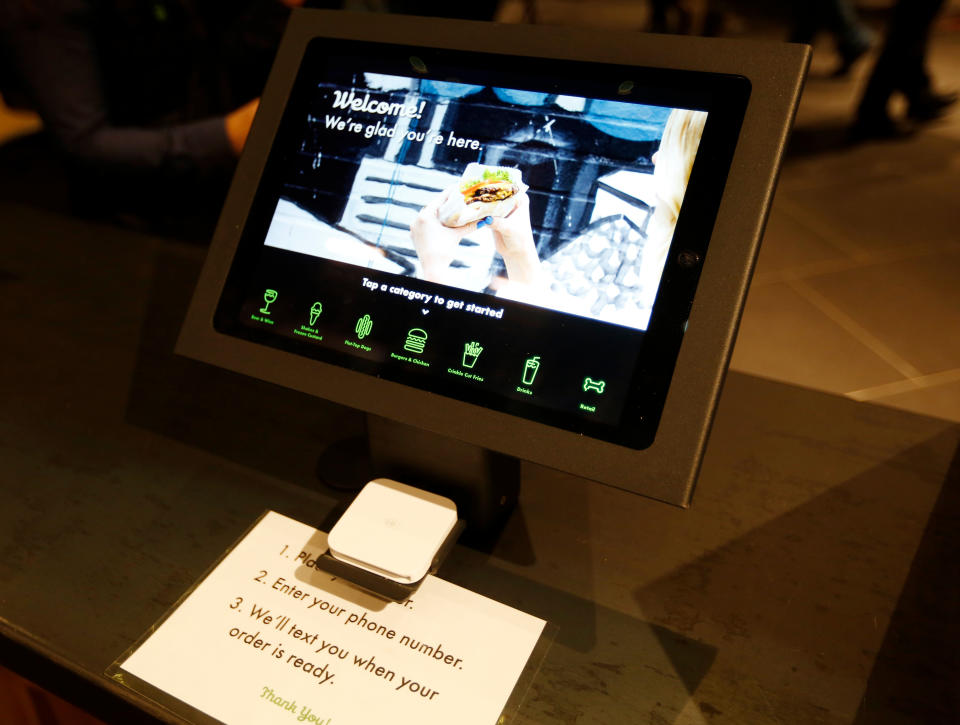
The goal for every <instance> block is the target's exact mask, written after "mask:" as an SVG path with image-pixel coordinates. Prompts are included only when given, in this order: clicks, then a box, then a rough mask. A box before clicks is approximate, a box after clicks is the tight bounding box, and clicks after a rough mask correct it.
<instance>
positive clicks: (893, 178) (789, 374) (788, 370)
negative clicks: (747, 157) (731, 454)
mask: <svg viewBox="0 0 960 725" xmlns="http://www.w3.org/2000/svg"><path fill="white" fill-rule="evenodd" d="M830 62H832V59H831V58H830V50H829V48H826V47H824V48H819V47H818V49H817V54H816V55H815V58H814V63H813V69H812V72H811V77H810V80H809V81H808V84H807V87H806V90H805V92H804V97H803V101H802V104H801V109H800V113H799V116H798V119H797V124H796V130H795V133H794V141H793V144H792V146H791V150H790V152H789V155H788V158H787V160H786V163H785V166H784V170H783V175H782V178H781V182H780V187H779V190H778V192H777V198H776V202H775V204H774V208H773V212H772V215H771V219H770V223H769V225H768V228H767V233H766V236H765V238H764V243H763V250H762V252H761V255H760V261H759V264H758V267H757V274H756V276H755V278H754V283H753V287H752V288H751V292H750V296H749V299H748V302H747V308H746V311H745V313H744V318H743V323H742V327H741V331H740V336H739V338H738V342H737V346H736V349H735V351H734V358H733V366H734V368H736V369H739V370H743V371H746V372H749V373H753V374H756V375H761V376H764V377H768V378H774V379H777V380H783V381H787V382H791V383H796V384H798V385H803V386H806V387H811V388H816V389H820V390H827V391H830V392H834V393H839V394H843V395H847V396H849V397H851V398H854V399H856V400H862V401H869V402H871V403H878V404H882V405H891V406H895V407H899V408H905V409H908V410H914V411H918V412H923V413H927V414H930V415H934V416H939V417H943V418H948V419H950V420H955V421H960V234H958V222H960V211H958V209H960V207H958V202H960V193H958V190H960V112H958V111H956V110H955V111H954V112H953V113H952V114H951V115H949V116H948V117H946V118H944V119H943V120H941V121H939V122H937V123H935V124H931V125H930V126H928V127H927V128H926V129H924V130H923V132H922V133H920V134H918V135H917V136H915V137H913V138H911V139H909V140H907V141H903V142H897V143H892V142H876V143H865V144H860V145H856V146H851V145H848V144H846V143H845V135H844V134H845V129H844V125H845V124H846V123H847V122H848V120H849V118H850V115H851V113H852V111H853V106H854V103H855V98H856V93H857V91H858V89H859V88H860V87H861V85H862V83H863V82H864V80H865V75H866V73H867V72H868V70H869V65H870V63H869V61H867V62H864V63H863V64H862V65H861V66H859V67H858V68H856V71H857V72H856V73H855V74H854V75H853V77H852V78H850V79H848V80H839V81H838V80H833V79H829V78H827V77H826V69H827V68H828V67H829V63H830ZM931 65H932V69H933V76H934V78H935V79H938V81H939V82H940V84H941V86H942V87H945V88H949V87H951V86H950V84H951V81H953V82H954V83H955V79H957V78H958V77H960V72H958V70H960V32H958V29H957V23H956V21H955V19H954V18H953V17H952V16H948V17H947V18H945V19H944V21H942V22H941V23H940V26H939V28H938V32H937V34H936V35H935V37H934V39H933V43H932V48H931Z"/></svg>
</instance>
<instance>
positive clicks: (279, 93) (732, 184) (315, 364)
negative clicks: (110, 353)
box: [176, 10, 810, 506]
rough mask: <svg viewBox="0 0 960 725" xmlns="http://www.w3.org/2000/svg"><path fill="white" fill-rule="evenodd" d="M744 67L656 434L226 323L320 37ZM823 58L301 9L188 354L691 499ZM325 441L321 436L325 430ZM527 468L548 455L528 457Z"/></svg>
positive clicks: (637, 488)
mask: <svg viewBox="0 0 960 725" xmlns="http://www.w3.org/2000/svg"><path fill="white" fill-rule="evenodd" d="M318 37H323V38H331V39H333V38H336V39H344V40H352V41H358V42H380V43H390V44H403V45H414V46H418V47H423V48H455V49H458V50H464V51H472V52H477V53H503V54H507V55H519V56H523V57H529V58H559V59H566V60H573V61H584V62H591V63H611V64H615V65H629V66H641V67H651V68H663V69H675V70H694V71H706V72H711V73H719V74H727V75H741V76H743V77H745V78H747V79H748V80H749V81H750V84H751V86H752V88H751V95H750V99H749V102H748V104H747V110H746V114H745V116H744V120H743V126H742V130H741V133H740V139H739V141H738V143H737V148H736V150H735V152H734V157H733V161H732V163H731V166H730V172H729V175H728V178H727V184H726V188H725V190H724V193H723V198H722V199H721V202H720V208H719V211H718V213H717V218H716V222H715V224H714V227H713V234H712V235H711V239H710V244H709V249H710V253H709V255H708V257H707V259H705V260H704V262H703V268H702V271H701V276H700V280H699V283H698V294H697V297H696V299H695V301H694V304H693V307H692V309H691V310H690V317H689V323H688V326H687V329H686V331H685V332H684V339H683V344H682V345H681V347H680V353H679V355H678V357H677V362H676V366H675V369H674V373H673V378H672V382H671V385H670V389H669V391H668V393H667V397H666V402H665V404H664V407H663V413H662V416H661V420H660V424H659V427H658V430H657V435H656V438H655V440H654V442H653V444H652V445H651V446H649V447H648V448H646V449H644V450H636V449H632V448H627V447H625V446H620V445H616V444H613V443H609V442H606V441H602V440H597V439H594V438H589V437H587V436H582V435H579V434H576V433H573V432H570V431H567V430H563V429H560V428H556V427H552V426H547V425H544V424H541V423H537V422H535V421H531V420H527V419H524V418H520V417H517V416H512V415H507V414H504V413H500V412H497V411H494V410H490V409H488V408H484V407H481V406H477V405H473V404H470V403H464V402H461V401H458V400H454V399H451V398H447V397H444V396H439V395H435V394H432V393H429V392H424V391H422V390H418V389H415V388H411V387H409V386H405V385H400V384H398V383H394V382H392V381H389V380H382V379H377V378H373V377H371V376H369V375H365V374H362V373H357V372H354V371H352V370H348V369H345V368H342V367H339V366H336V365H329V364H327V363H323V362H320V361H316V360H312V359H310V358H305V357H303V356H299V355H293V354H290V353H288V352H286V351H283V350H278V349H275V348H272V347H268V346H265V345H261V344H258V343H253V342H250V341H248V340H243V339H241V338H237V337H234V336H231V335H225V334H222V333H220V332H218V331H217V330H216V329H214V326H213V318H214V313H215V310H216V307H217V304H218V302H219V299H220V296H221V293H222V291H223V288H224V285H225V283H226V278H227V275H228V272H229V270H230V267H231V265H232V262H233V258H234V256H235V253H236V249H237V246H238V243H239V236H240V230H241V229H242V228H243V227H244V225H245V224H246V220H247V217H248V216H249V212H250V207H251V205H252V203H253V199H254V196H255V193H256V189H257V187H258V185H259V181H260V178H261V176H262V174H263V170H264V167H265V165H266V161H267V158H268V156H269V153H270V149H271V148H272V145H273V140H274V137H275V135H276V132H277V129H278V127H279V125H280V120H281V116H282V111H283V108H284V107H285V106H286V101H287V99H288V97H289V95H290V92H291V89H292V86H293V81H294V79H295V76H296V72H297V69H298V68H299V66H300V62H301V59H302V57H303V54H304V52H305V51H306V47H307V45H308V43H309V42H310V41H311V40H312V39H313V38H318ZM809 62H810V50H809V48H808V47H806V46H800V45H793V44H788V43H773V42H758V41H744V40H727V39H711V38H694V37H674V36H665V35H644V34H640V33H636V32H630V31H612V30H604V31H597V30H593V29H589V28H571V27H545V26H527V25H498V24H492V23H477V22H469V21H455V20H442V19H436V18H415V17H405V16H394V15H379V14H371V13H347V12H338V11H319V10H316V11H314V10H311V11H306V10H300V11H295V12H294V14H293V16H292V20H291V22H290V24H289V25H288V27H287V32H286V34H285V36H284V39H283V42H282V43H281V46H280V49H279V51H278V53H277V58H276V61H275V63H274V67H273V70H272V71H271V75H270V78H269V80H268V82H267V85H266V87H265V89H264V93H263V97H262V100H261V104H260V108H259V110H258V112H257V117H256V119H255V120H254V124H253V128H252V129H251V132H250V136H249V138H248V140H247V144H246V146H245V148H244V153H243V156H242V157H241V159H240V163H239V165H238V168H237V172H236V174H235V175H234V179H233V183H232V186H231V189H230V192H229V194H228V196H227V199H226V201H225V203H224V207H223V212H222V214H221V217H220V222H219V224H218V225H217V229H216V232H215V234H214V237H213V240H212V242H211V245H210V251H209V254H208V256H207V260H206V262H205V264H204V266H203V269H202V270H201V274H200V277H199V280H198V283H197V287H196V290H195V292H194V296H193V300H192V302H191V303H190V306H189V309H188V311H187V315H186V318H185V320H184V323H183V326H182V328H181V332H180V337H179V338H178V341H177V346H176V350H177V352H178V353H180V354H183V355H187V356H189V357H192V358H194V359H196V360H200V361H204V362H207V363H210V364H214V365H218V366H221V367H224V368H228V369H230V370H233V371H237V372H241V373H244V374H246V375H249V376H252V377H255V378H258V379H260V380H265V381H269V382H271V383H274V384H277V385H282V386H285V387H287V388H291V389H294V390H298V391H301V392H303V393H305V394H307V397H305V398H304V400H303V404H304V405H310V398H309V396H317V397H321V398H325V399H327V400H330V401H333V402H335V403H339V404H342V405H345V406H349V407H352V408H355V409H359V410H361V411H365V412H367V413H371V414H374V415H376V416H381V417H384V418H388V419H392V420H395V421H399V422H401V423H404V424H406V425H409V426H412V427H414V428H421V429H424V430H427V431H431V432H434V433H437V434H440V435H443V436H446V437H448V438H451V439H455V440H459V441H465V442H468V443H472V444H474V445H477V446H481V447H484V448H487V449H490V450H493V451H498V452H501V453H504V454H507V455H511V456H516V457H517V458H520V459H523V460H525V461H531V462H535V463H538V464H541V465H545V466H549V467H552V468H555V469H559V470H562V471H566V472H569V473H571V474H574V475H578V476H584V477H586V478H590V479H593V480H595V481H600V482H603V483H606V484H609V485H612V486H616V487H619V488H622V489H624V490H628V491H632V492H634V493H638V494H643V495H645V496H649V497H653V498H656V499H659V500H662V501H665V502H669V503H673V504H676V505H680V506H685V505H688V504H689V502H690V500H691V497H692V493H693V489H694V484H695V482H696V479H697V474H698V471H699V468H700V465H701V462H702V460H703V456H704V452H705V450H706V447H707V440H708V434H709V430H710V425H711V423H712V420H713V417H714V414H715V412H716V408H717V403H718V400H719V397H720V392H721V389H722V384H723V379H724V374H725V372H726V368H727V365H728V363H729V360H730V355H731V352H732V349H733V342H734V339H735V337H736V331H737V325H738V322H739V318H740V314H741V312H742V310H743V304H744V302H745V300H746V294H747V289H748V286H749V281H750V277H751V275H752V271H753V266H754V264H755V261H756V257H757V253H758V251H759V245H760V240H761V238H762V235H763V230H764V227H765V224H766V219H767V215H768V213H769V210H770V206H771V203H772V199H773V194H774V190H775V187H776V180H777V177H778V174H779V169H780V165H781V162H782V158H783V153H784V149H785V147H786V141H787V137H788V135H789V131H790V128H791V125H792V122H793V118H794V116H795V114H796V109H797V107H798V104H799V100H800V94H801V91H802V88H803V82H804V79H805V78H806V72H807V69H808V67H809ZM322 443H323V442H322V441H318V445H321V444H322ZM527 470H528V474H529V473H532V472H533V471H534V470H535V469H527Z"/></svg>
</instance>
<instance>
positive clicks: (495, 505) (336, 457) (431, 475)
mask: <svg viewBox="0 0 960 725" xmlns="http://www.w3.org/2000/svg"><path fill="white" fill-rule="evenodd" d="M318 475H319V477H320V479H321V480H322V481H323V482H324V483H326V484H327V485H328V486H330V487H331V488H334V489H337V490H340V491H359V490H360V489H361V488H362V487H363V486H364V485H365V484H366V483H367V481H370V480H371V479H374V478H390V479H393V480H395V481H403V482H404V483H406V484H408V485H410V486H415V487H417V488H422V489H423V490H425V491H430V492H431V493H436V494H439V495H441V496H446V497H447V498H449V499H452V500H453V501H454V503H456V505H457V512H458V515H459V517H460V519H461V520H463V522H464V525H465V527H466V528H465V530H464V532H463V540H464V543H466V544H468V545H470V546H474V547H479V548H484V547H486V546H487V545H488V544H489V543H491V542H493V541H496V539H497V537H498V536H499V534H500V531H501V530H502V528H503V526H504V524H505V523H506V521H507V519H508V518H509V516H510V513H511V512H512V511H513V509H514V507H515V506H516V503H517V497H518V494H519V491H520V461H519V459H517V458H513V457H512V456H507V455H504V454H502V453H495V452H493V451H490V450H487V449H485V448H481V447H479V446H475V445H471V444H469V443H464V442H462V441H457V440H454V439H452V438H448V437H446V436H442V435H439V434H436V433H430V432H428V431H425V430H422V429H420V428H414V427H412V426H408V425H404V424H402V423H396V422H394V421H392V420H387V419H386V418H381V417H379V416H375V415H368V416H367V437H366V439H363V438H352V439H348V440H346V441H337V442H336V443H334V444H333V445H331V446H330V448H328V449H327V450H326V451H324V453H323V454H322V455H321V457H320V460H319V463H318Z"/></svg>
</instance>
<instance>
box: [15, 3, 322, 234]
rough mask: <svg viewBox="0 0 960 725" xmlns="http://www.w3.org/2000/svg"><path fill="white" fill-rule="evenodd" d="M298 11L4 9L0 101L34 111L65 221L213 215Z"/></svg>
mask: <svg viewBox="0 0 960 725" xmlns="http://www.w3.org/2000/svg"><path fill="white" fill-rule="evenodd" d="M301 4H303V0H282V2H281V1H280V0H146V1H144V0H5V1H4V3H3V4H2V6H0V92H3V94H4V97H5V98H6V99H7V100H8V102H10V103H11V104H14V103H17V102H18V101H19V103H20V105H25V106H28V107H31V108H33V109H34V110H36V111H37V112H38V113H39V114H40V116H41V118H42V120H43V124H44V130H45V132H46V133H47V134H48V136H49V137H50V138H52V139H53V141H54V142H55V145H56V147H57V148H58V149H59V150H60V151H61V152H62V154H63V156H64V157H65V159H66V161H67V173H68V176H69V178H70V180H71V188H72V191H73V197H74V198H73V206H74V207H75V208H76V209H77V210H78V211H82V212H84V213H88V214H100V213H104V214H111V213H114V212H118V211H122V212H130V211H132V212H133V213H134V214H138V213H146V214H147V215H151V214H153V213H155V212H157V210H158V207H159V208H161V209H164V207H166V208H165V209H164V211H163V212H162V213H166V214H171V213H172V214H176V209H174V208H172V207H173V206H176V205H186V206H189V205H196V204H201V205H210V206H211V209H212V210H213V211H215V210H217V209H219V202H220V201H221V200H222V195H223V193H224V192H225V190H226V184H227V182H228V180H229V176H230V173H231V172H232V170H233V167H234V165H235V163H236V158H237V156H238V155H239V153H240V151H241V149H242V148H243V145H244V142H245V141H246V137H247V133H248V132H249V129H250V124H251V123H252V121H253V117H254V114H255V112H256V108H257V103H258V101H257V98H258V96H259V95H260V92H261V91H262V89H263V85H264V83H265V81H266V77H267V73H268V72H269V68H270V65H271V63H272V61H273V56H274V53H275V51H276V47H277V44H278V43H279V39H280V36H281V34H282V31H283V28H284V26H285V24H286V19H287V16H288V14H289V8H290V7H291V6H294V5H301Z"/></svg>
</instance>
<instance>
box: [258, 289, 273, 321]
mask: <svg viewBox="0 0 960 725" xmlns="http://www.w3.org/2000/svg"><path fill="white" fill-rule="evenodd" d="M276 299H277V291H276V290H275V289H268V290H267V291H266V292H264V293H263V307H261V308H260V311H261V312H262V313H263V314H265V315H269V314H270V303H271V302H273V301H274V300H276Z"/></svg>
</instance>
